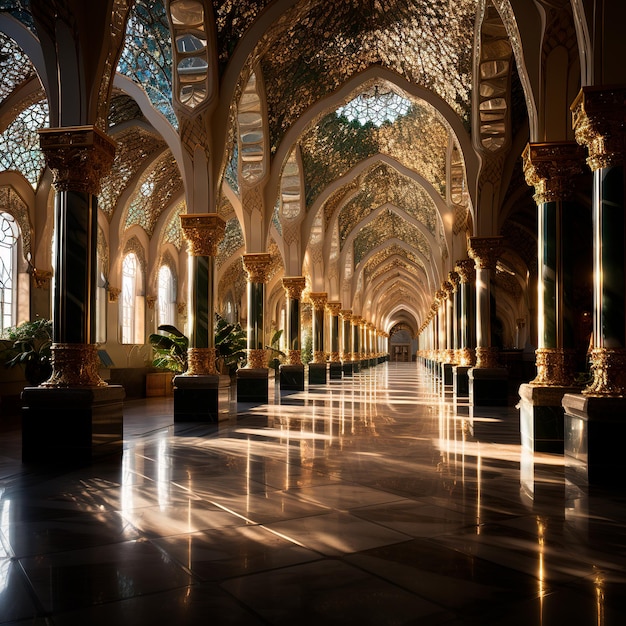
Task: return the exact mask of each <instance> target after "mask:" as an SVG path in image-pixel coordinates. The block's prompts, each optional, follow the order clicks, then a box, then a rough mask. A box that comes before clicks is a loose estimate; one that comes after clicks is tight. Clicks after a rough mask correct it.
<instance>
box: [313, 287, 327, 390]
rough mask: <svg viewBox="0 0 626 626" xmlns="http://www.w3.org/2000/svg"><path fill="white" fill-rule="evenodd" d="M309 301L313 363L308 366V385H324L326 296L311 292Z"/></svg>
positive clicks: (325, 368)
mask: <svg viewBox="0 0 626 626" xmlns="http://www.w3.org/2000/svg"><path fill="white" fill-rule="evenodd" d="M309 299H310V300H311V303H312V305H313V324H312V326H313V362H312V363H310V364H309V384H313V385H325V384H326V370H327V367H326V351H325V350H324V317H325V316H324V313H325V311H326V302H327V300H328V294H327V293H324V292H311V293H310V294H309Z"/></svg>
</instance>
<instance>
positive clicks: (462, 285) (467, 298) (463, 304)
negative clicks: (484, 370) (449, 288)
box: [455, 259, 476, 367]
mask: <svg viewBox="0 0 626 626" xmlns="http://www.w3.org/2000/svg"><path fill="white" fill-rule="evenodd" d="M455 269H456V272H457V273H458V275H459V298H460V318H459V336H460V345H459V365H462V366H464V367H471V366H472V365H473V364H474V358H475V354H476V353H475V349H476V317H475V308H476V304H475V303H476V286H475V281H476V269H475V264H474V261H472V259H462V260H460V261H457V263H456V266H455Z"/></svg>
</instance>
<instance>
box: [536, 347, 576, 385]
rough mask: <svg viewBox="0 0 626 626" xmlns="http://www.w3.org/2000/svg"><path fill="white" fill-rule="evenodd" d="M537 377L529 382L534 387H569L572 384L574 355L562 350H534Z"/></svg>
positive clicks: (569, 351)
mask: <svg viewBox="0 0 626 626" xmlns="http://www.w3.org/2000/svg"><path fill="white" fill-rule="evenodd" d="M535 365H536V366H537V376H536V377H535V378H534V380H532V381H531V382H530V384H531V385H533V386H535V387H571V386H572V385H573V384H574V353H573V352H572V351H571V350H563V349H562V348H538V349H537V350H535Z"/></svg>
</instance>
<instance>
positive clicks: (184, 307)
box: [176, 302, 187, 317]
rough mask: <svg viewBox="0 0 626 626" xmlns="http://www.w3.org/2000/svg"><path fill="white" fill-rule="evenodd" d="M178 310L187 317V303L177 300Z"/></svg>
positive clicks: (179, 313)
mask: <svg viewBox="0 0 626 626" xmlns="http://www.w3.org/2000/svg"><path fill="white" fill-rule="evenodd" d="M176 310H177V311H178V315H181V316H182V317H186V316H187V303H186V302H177V303H176Z"/></svg>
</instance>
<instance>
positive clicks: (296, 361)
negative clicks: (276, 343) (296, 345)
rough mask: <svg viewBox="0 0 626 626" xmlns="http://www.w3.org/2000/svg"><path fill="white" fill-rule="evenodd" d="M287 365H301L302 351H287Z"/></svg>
mask: <svg viewBox="0 0 626 626" xmlns="http://www.w3.org/2000/svg"><path fill="white" fill-rule="evenodd" d="M287 365H302V350H287Z"/></svg>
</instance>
